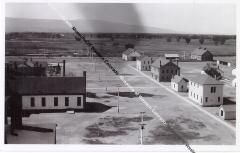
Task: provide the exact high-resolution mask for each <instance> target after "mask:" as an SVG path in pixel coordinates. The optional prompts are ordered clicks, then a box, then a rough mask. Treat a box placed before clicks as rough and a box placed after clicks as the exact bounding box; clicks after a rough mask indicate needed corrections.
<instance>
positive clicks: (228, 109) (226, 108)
mask: <svg viewBox="0 0 240 153" xmlns="http://www.w3.org/2000/svg"><path fill="white" fill-rule="evenodd" d="M220 108H222V109H223V110H224V111H225V112H236V105H221V106H220Z"/></svg>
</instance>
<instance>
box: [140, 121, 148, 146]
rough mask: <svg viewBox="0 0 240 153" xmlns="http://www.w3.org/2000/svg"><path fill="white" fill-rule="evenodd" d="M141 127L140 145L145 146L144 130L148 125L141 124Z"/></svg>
mask: <svg viewBox="0 0 240 153" xmlns="http://www.w3.org/2000/svg"><path fill="white" fill-rule="evenodd" d="M139 125H140V144H141V145H143V130H144V126H145V125H146V124H144V123H140V124H139Z"/></svg>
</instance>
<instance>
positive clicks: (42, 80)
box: [8, 72, 86, 113]
mask: <svg viewBox="0 0 240 153" xmlns="http://www.w3.org/2000/svg"><path fill="white" fill-rule="evenodd" d="M8 84H9V86H10V88H11V90H12V91H13V92H14V93H13V94H12V95H14V97H15V98H14V99H18V100H17V101H15V102H16V103H18V105H19V107H20V108H21V110H22V112H27V113H35V112H55V111H56V112H58V111H65V110H83V109H84V108H85V105H86V72H83V76H82V77H17V78H16V79H15V80H11V81H10V80H9V82H8Z"/></svg>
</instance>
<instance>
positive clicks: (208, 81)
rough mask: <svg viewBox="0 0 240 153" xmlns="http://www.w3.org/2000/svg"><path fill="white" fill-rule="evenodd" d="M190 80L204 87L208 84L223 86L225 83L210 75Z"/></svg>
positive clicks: (190, 78)
mask: <svg viewBox="0 0 240 153" xmlns="http://www.w3.org/2000/svg"><path fill="white" fill-rule="evenodd" d="M189 80H190V81H192V82H196V83H199V84H203V85H206V84H212V85H223V84H224V83H223V82H220V81H218V80H216V79H214V78H212V77H210V76H208V75H204V74H203V75H198V76H195V77H189Z"/></svg>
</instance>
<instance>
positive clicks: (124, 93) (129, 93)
mask: <svg viewBox="0 0 240 153" xmlns="http://www.w3.org/2000/svg"><path fill="white" fill-rule="evenodd" d="M108 94H110V95H114V96H118V92H108ZM139 95H141V96H142V97H158V98H163V97H165V96H166V95H153V94H149V93H139ZM119 96H120V97H128V98H135V97H137V96H136V94H135V93H134V92H119Z"/></svg>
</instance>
